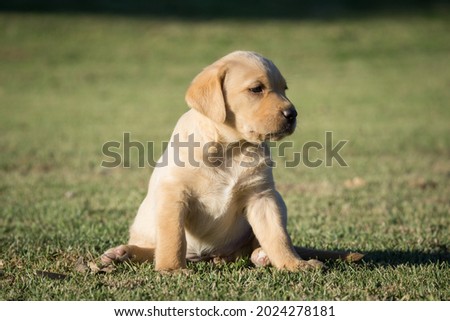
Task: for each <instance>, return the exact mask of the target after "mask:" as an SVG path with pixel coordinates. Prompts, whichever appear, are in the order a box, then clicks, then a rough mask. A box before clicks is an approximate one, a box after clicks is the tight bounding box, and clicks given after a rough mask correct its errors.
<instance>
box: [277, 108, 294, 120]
mask: <svg viewBox="0 0 450 321" xmlns="http://www.w3.org/2000/svg"><path fill="white" fill-rule="evenodd" d="M281 113H282V114H283V116H284V117H285V118H286V119H287V120H289V121H293V120H295V118H296V117H297V111H296V110H295V108H294V107H291V108H287V109H284V110H283V111H282V112H281Z"/></svg>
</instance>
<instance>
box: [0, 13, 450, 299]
mask: <svg viewBox="0 0 450 321" xmlns="http://www.w3.org/2000/svg"><path fill="white" fill-rule="evenodd" d="M449 21H450V19H448V15H446V14H442V15H434V16H430V15H428V16H425V15H419V14H415V15H410V16H391V17H390V16H379V17H372V18H365V19H358V18H347V19H344V18H343V19H334V20H332V21H325V20H301V21H300V20H299V21H295V20H290V21H288V20H284V21H283V20H263V21H256V20H251V21H243V20H236V21H234V20H218V21H209V22H208V21H193V20H191V21H189V20H167V19H157V18H145V17H139V18H137V17H132V16H129V17H120V16H105V15H103V16H101V15H98V16H96V15H82V14H77V15H70V14H66V15H64V14H13V13H11V14H4V13H3V14H0V39H1V44H0V70H1V72H0V126H1V127H0V128H1V129H2V134H1V136H0V150H1V154H0V204H1V208H0V211H1V217H0V242H1V243H0V248H1V251H0V299H2V300H449V299H450V290H449V287H448V281H449V279H450V272H449V271H450V269H449V255H448V247H449V209H450V200H449V195H450V184H449V180H450V160H449V159H450V158H449V156H450V128H449V120H450V108H449V102H450V91H449V90H448V88H449V85H450V68H449V66H448V57H449V55H450V22H449ZM235 49H250V50H254V51H258V52H261V53H263V54H264V55H265V56H268V57H270V58H272V59H273V60H274V61H275V63H276V64H277V65H278V67H279V68H280V69H281V71H282V72H283V73H284V75H285V77H286V78H287V79H288V83H289V87H290V90H289V93H288V94H289V97H290V98H291V100H292V101H293V102H294V103H295V104H296V105H297V107H298V108H299V111H300V118H301V120H300V124H299V127H298V130H297V131H296V133H295V134H294V135H293V136H291V137H290V138H289V139H290V140H292V141H293V142H294V143H295V146H302V145H303V144H304V143H305V142H308V141H312V140H316V141H319V142H322V143H323V142H324V136H325V132H326V131H332V132H333V135H334V139H335V140H336V141H337V140H340V139H345V140H349V143H348V144H347V145H346V146H345V148H344V149H342V152H341V155H342V156H343V157H344V158H345V160H346V161H347V163H348V164H349V166H348V167H339V166H336V164H334V165H335V166H333V167H325V166H321V167H319V168H314V169H312V168H307V167H305V166H298V167H295V168H292V169H285V168H282V167H278V168H276V169H275V176H276V179H277V182H278V187H279V189H280V191H281V193H282V194H283V196H284V198H285V201H286V203H287V206H288V208H289V215H290V216H289V225H288V228H289V231H290V234H291V235H292V238H293V240H294V242H295V243H296V244H298V245H303V246H312V247H317V248H322V249H352V250H357V251H361V252H364V253H366V258H365V261H364V262H363V263H361V264H345V263H342V262H338V263H328V269H327V270H326V271H324V272H312V273H298V274H294V273H285V272H279V271H276V270H274V269H263V270H261V269H255V268H252V267H251V266H250V265H249V262H248V261H246V260H242V261H239V262H237V263H234V264H229V265H224V266H211V265H210V264H208V263H199V264H195V265H194V264H193V265H190V268H191V269H192V270H193V273H192V274H191V275H189V276H186V275H172V276H170V275H169V276H168V275H160V274H158V273H155V272H154V271H153V267H152V265H130V264H124V265H121V266H117V267H116V268H115V269H114V270H113V271H92V270H91V269H90V268H89V267H88V266H86V265H87V264H88V263H89V262H91V261H94V260H95V258H96V257H98V256H99V255H100V254H101V253H102V252H103V251H104V250H105V249H107V248H108V247H110V246H113V245H116V244H119V243H123V242H126V240H127V230H128V226H129V224H130V223H131V220H132V219H133V217H134V215H135V213H136V211H137V208H138V206H139V204H140V202H141V200H142V199H143V197H144V195H145V193H146V185H147V182H148V178H149V176H150V173H151V169H149V168H146V169H140V168H137V166H136V164H137V159H133V166H132V168H116V169H103V168H101V167H100V163H101V161H102V160H104V157H103V156H102V154H101V147H102V145H103V143H105V142H107V141H111V140H116V141H120V139H121V137H122V134H123V132H130V133H131V138H132V139H133V140H139V141H143V142H145V141H155V142H156V145H157V146H159V143H160V142H161V141H165V140H167V139H168V138H169V135H170V132H171V130H172V128H173V126H174V124H175V122H176V119H177V118H178V117H179V116H180V115H181V114H182V113H183V112H184V111H185V110H186V109H187V107H186V105H185V103H184V101H183V97H184V92H185V90H186V87H187V86H188V84H189V82H190V80H191V79H192V78H193V76H194V75H195V74H196V73H198V72H199V71H200V70H201V68H203V67H204V66H205V65H207V64H209V63H210V62H212V61H214V60H215V59H217V58H218V57H220V56H222V55H224V54H226V53H228V52H230V51H232V50H235ZM158 152H159V151H157V153H158ZM313 156H317V157H323V153H320V152H319V153H317V154H316V155H313ZM356 177H358V178H360V180H359V182H360V184H354V183H352V181H351V180H352V179H354V178H356ZM353 182H354V181H353ZM83 262H84V263H86V264H81V263H83ZM106 272H110V273H106Z"/></svg>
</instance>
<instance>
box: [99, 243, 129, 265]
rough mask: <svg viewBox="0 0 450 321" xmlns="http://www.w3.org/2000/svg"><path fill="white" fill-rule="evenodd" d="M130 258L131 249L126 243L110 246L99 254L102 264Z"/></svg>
mask: <svg viewBox="0 0 450 321" xmlns="http://www.w3.org/2000/svg"><path fill="white" fill-rule="evenodd" d="M131 258H132V254H131V250H130V248H129V247H128V246H127V245H119V246H117V247H113V248H110V249H109V250H107V251H106V252H105V253H103V254H102V256H101V260H102V263H103V264H111V263H120V262H124V261H128V260H130V259H131Z"/></svg>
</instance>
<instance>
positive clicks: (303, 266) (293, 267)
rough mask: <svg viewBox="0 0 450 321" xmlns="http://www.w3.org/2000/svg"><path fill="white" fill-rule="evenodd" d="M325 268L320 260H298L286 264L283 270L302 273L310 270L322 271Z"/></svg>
mask: <svg viewBox="0 0 450 321" xmlns="http://www.w3.org/2000/svg"><path fill="white" fill-rule="evenodd" d="M323 267H324V264H323V263H322V262H320V261H318V260H308V261H305V260H296V261H294V262H290V263H288V264H286V265H285V266H284V267H283V269H286V270H288V271H291V272H301V271H310V270H320V269H322V268H323Z"/></svg>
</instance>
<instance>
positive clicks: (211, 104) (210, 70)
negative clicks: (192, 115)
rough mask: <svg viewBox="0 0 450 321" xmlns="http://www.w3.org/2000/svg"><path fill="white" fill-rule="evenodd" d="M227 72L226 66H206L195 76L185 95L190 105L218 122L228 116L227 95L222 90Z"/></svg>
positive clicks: (222, 121) (223, 120)
mask: <svg viewBox="0 0 450 321" xmlns="http://www.w3.org/2000/svg"><path fill="white" fill-rule="evenodd" d="M225 74H226V70H225V67H224V66H220V65H211V66H209V67H206V68H205V69H204V70H203V71H202V72H201V73H200V74H198V75H197V77H195V78H194V80H193V81H192V83H191V85H190V86H189V88H188V90H187V92H186V97H185V99H186V102H187V104H188V106H189V107H191V108H194V109H196V110H197V111H199V112H201V113H202V114H203V115H205V116H207V117H208V118H210V119H212V120H214V121H216V122H218V123H224V122H225V118H226V108H225V97H224V93H223V90H222V85H223V80H224V78H225Z"/></svg>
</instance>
